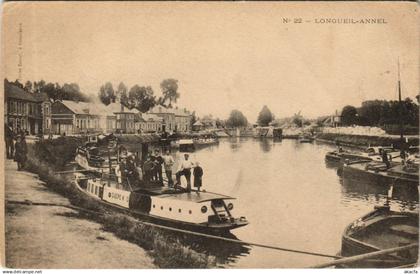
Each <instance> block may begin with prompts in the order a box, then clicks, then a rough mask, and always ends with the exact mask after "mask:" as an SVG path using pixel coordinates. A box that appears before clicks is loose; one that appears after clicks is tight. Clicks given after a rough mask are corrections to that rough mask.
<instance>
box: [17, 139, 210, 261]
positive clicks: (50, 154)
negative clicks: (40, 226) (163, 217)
mask: <svg viewBox="0 0 420 274" xmlns="http://www.w3.org/2000/svg"><path fill="white" fill-rule="evenodd" d="M71 138H72V137H64V138H61V139H60V138H59V139H57V140H52V141H48V140H45V141H43V142H36V143H34V144H28V161H27V165H26V167H25V168H26V169H27V170H28V171H30V172H33V173H36V174H38V175H39V178H40V179H41V180H42V181H43V182H44V184H45V186H46V188H48V190H49V191H54V192H55V193H56V194H60V195H62V196H64V197H66V198H67V199H68V202H69V203H70V204H72V205H74V206H77V207H80V208H83V209H84V210H89V211H91V212H93V213H86V212H78V214H79V215H78V216H77V217H78V218H83V219H86V220H87V221H93V222H95V223H97V224H98V225H99V226H100V227H101V229H103V230H104V231H107V232H110V233H112V234H113V235H115V236H116V237H118V238H119V239H123V240H126V241H128V242H129V243H132V244H135V245H136V246H139V247H141V248H143V249H144V250H146V251H147V254H148V255H149V256H150V257H151V258H152V261H153V263H154V265H156V266H157V267H160V268H209V267H215V266H216V265H215V261H214V257H212V256H209V255H207V254H204V253H201V252H197V251H195V250H194V249H193V248H192V247H191V245H190V244H186V243H184V242H185V241H182V237H178V235H174V234H173V233H170V232H168V231H165V230H163V229H160V228H156V227H150V226H148V225H146V224H142V223H141V222H138V220H136V219H134V218H132V217H130V216H127V215H125V214H121V213H118V212H115V211H113V210H112V209H110V208H109V207H107V206H106V205H103V204H102V203H99V202H98V201H97V200H95V199H93V198H91V197H89V196H88V195H85V194H83V193H81V192H80V191H79V190H78V189H77V187H76V186H75V184H74V183H73V174H71V173H70V174H69V173H68V174H57V173H55V170H63V169H65V168H66V164H68V162H69V159H74V153H75V148H74V146H75V145H77V143H78V140H73V141H72V139H71ZM18 192H19V193H20V192H22V193H25V190H19V191H18ZM43 202H50V201H49V200H48V199H46V200H44V201H43ZM108 251H109V250H108ZM123 253H125V252H123ZM47 254H48V253H46V254H44V255H47ZM96 267H101V266H99V265H97V266H96Z"/></svg>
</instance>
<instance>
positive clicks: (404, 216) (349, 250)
mask: <svg viewBox="0 0 420 274" xmlns="http://www.w3.org/2000/svg"><path fill="white" fill-rule="evenodd" d="M418 234H419V215H418V212H397V211H392V210H390V207H389V206H377V207H375V210H373V211H372V212H369V213H368V214H366V215H365V216H363V217H361V218H359V219H357V220H355V221H354V222H353V223H351V224H349V225H348V226H347V227H346V229H345V230H344V233H343V237H342V246H341V256H345V257H348V256H355V255H360V254H364V253H370V252H375V251H381V250H385V249H390V248H394V247H401V246H406V245H407V246H408V245H411V244H415V243H418V241H419V236H418ZM417 258H418V249H417V248H414V249H409V250H405V251H402V252H398V253H394V254H389V255H383V256H382V257H378V258H375V260H366V261H359V262H355V263H352V264H349V265H341V267H370V268H378V267H380V268H388V267H397V266H402V265H410V264H414V263H416V262H417Z"/></svg>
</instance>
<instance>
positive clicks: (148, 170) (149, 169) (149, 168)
mask: <svg viewBox="0 0 420 274" xmlns="http://www.w3.org/2000/svg"><path fill="white" fill-rule="evenodd" d="M154 169H155V163H154V161H153V160H152V158H151V156H150V155H148V156H147V158H146V161H145V162H144V164H143V173H144V175H143V182H144V184H150V182H151V180H152V177H153V172H154Z"/></svg>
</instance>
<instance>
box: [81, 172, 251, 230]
mask: <svg viewBox="0 0 420 274" xmlns="http://www.w3.org/2000/svg"><path fill="white" fill-rule="evenodd" d="M75 175H76V176H75V184H76V186H77V187H78V188H79V190H80V191H82V192H83V193H85V194H87V195H89V196H91V197H94V198H95V199H98V200H99V201H101V202H103V203H105V204H108V205H110V206H112V207H114V208H116V209H119V210H124V211H126V212H128V213H130V214H132V215H134V216H136V217H140V218H143V219H146V220H148V221H152V222H154V223H157V224H162V225H167V226H171V227H177V228H181V229H186V230H191V231H198V232H203V233H209V234H226V233H228V232H229V231H230V230H232V229H235V228H238V227H242V226H245V225H247V224H248V221H247V220H246V218H245V217H240V218H234V217H233V215H232V211H233V209H234V205H233V200H234V199H235V198H233V197H229V196H225V195H221V194H216V193H210V192H196V191H192V192H187V191H186V190H185V189H182V188H169V187H166V186H157V185H153V184H150V185H147V186H144V185H141V186H134V185H132V184H130V185H129V186H123V185H122V184H119V183H117V181H116V179H115V175H109V174H102V177H101V178H96V177H94V176H88V175H84V174H82V173H76V174H75Z"/></svg>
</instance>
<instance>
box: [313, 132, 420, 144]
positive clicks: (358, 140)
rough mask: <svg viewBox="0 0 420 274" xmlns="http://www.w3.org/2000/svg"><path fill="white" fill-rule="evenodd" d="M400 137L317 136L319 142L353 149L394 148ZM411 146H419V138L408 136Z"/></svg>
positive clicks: (325, 134) (324, 134)
mask: <svg viewBox="0 0 420 274" xmlns="http://www.w3.org/2000/svg"><path fill="white" fill-rule="evenodd" d="M399 138H400V137H399V136H394V135H388V136H366V135H350V134H337V133H318V134H317V136H316V139H317V141H323V142H327V143H334V144H335V143H336V142H339V143H340V144H341V145H344V146H353V147H368V146H392V145H393V144H396V143H398V142H399ZM407 139H408V143H409V145H410V146H418V145H419V137H418V136H407Z"/></svg>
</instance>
